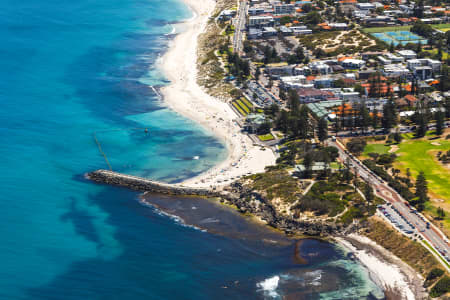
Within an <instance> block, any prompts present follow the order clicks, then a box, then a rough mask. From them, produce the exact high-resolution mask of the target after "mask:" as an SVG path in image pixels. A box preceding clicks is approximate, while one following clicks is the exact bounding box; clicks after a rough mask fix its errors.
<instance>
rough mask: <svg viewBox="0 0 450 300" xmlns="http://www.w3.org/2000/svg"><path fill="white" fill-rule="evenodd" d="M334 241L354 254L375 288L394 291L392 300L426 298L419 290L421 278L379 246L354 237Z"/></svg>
mask: <svg viewBox="0 0 450 300" xmlns="http://www.w3.org/2000/svg"><path fill="white" fill-rule="evenodd" d="M335 240H336V241H337V242H338V244H340V245H341V246H342V247H344V248H345V249H347V250H348V251H350V252H352V253H353V254H354V255H355V257H356V259H358V261H359V262H360V263H361V264H362V265H364V266H365V267H366V268H367V270H368V271H369V274H370V277H371V278H372V280H373V281H374V282H376V284H377V285H378V286H380V287H382V288H383V289H385V290H388V291H391V292H394V293H395V294H396V296H395V297H396V299H407V300H413V299H426V293H425V292H424V289H423V287H422V284H423V279H422V278H420V277H419V276H418V275H417V273H416V272H415V271H414V270H413V269H412V268H411V267H410V266H408V265H407V264H406V263H404V262H403V261H402V260H400V259H399V258H397V257H396V256H394V255H393V254H392V253H390V252H389V251H387V250H386V249H384V248H383V247H381V246H380V245H378V244H376V243H375V242H373V241H372V240H370V239H369V238H367V237H364V236H361V235H358V234H350V235H348V236H346V237H345V238H335ZM398 294H400V295H398Z"/></svg>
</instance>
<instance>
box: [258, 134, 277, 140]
mask: <svg viewBox="0 0 450 300" xmlns="http://www.w3.org/2000/svg"><path fill="white" fill-rule="evenodd" d="M258 138H259V139H260V140H261V141H262V142H267V141H271V140H273V139H275V138H274V136H273V135H272V134H271V133H268V134H262V135H258Z"/></svg>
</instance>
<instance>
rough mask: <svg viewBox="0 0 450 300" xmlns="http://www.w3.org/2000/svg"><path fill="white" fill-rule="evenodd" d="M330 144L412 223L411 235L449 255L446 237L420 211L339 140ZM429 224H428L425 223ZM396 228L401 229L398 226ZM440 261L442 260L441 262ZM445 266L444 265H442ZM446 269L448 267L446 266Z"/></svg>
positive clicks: (377, 193) (376, 192)
mask: <svg viewBox="0 0 450 300" xmlns="http://www.w3.org/2000/svg"><path fill="white" fill-rule="evenodd" d="M329 144H330V145H332V146H335V147H337V148H338V149H339V156H340V158H341V160H342V161H347V160H348V161H349V162H350V166H351V168H352V169H353V170H354V171H356V172H357V173H358V176H360V177H361V178H362V179H363V180H365V181H366V182H368V183H369V184H371V185H372V187H373V188H374V189H375V195H377V196H378V197H380V198H383V199H384V200H385V201H386V202H388V203H390V204H391V205H392V207H395V208H396V210H397V212H398V214H399V215H400V216H402V217H403V218H404V220H405V221H407V222H408V223H410V224H412V226H413V227H414V233H413V234H412V235H415V234H417V235H419V236H422V237H423V238H424V239H425V240H426V241H428V242H429V243H430V244H431V245H433V247H434V248H435V249H436V250H438V251H439V252H440V255H441V256H442V257H443V259H445V258H446V257H450V244H449V241H448V239H447V237H446V236H445V235H444V234H443V233H442V232H441V231H440V230H439V229H438V228H436V227H435V226H434V225H433V224H431V223H430V222H428V220H426V219H425V218H424V217H423V216H422V215H421V214H420V213H418V212H417V211H416V210H415V209H414V208H412V207H410V206H409V204H407V202H406V201H405V200H404V199H403V198H402V197H401V196H400V195H399V194H398V193H397V192H396V191H395V190H394V189H392V188H391V187H389V186H388V184H387V183H386V182H384V181H383V180H382V179H380V178H379V177H378V176H376V175H375V174H374V173H372V172H371V171H370V170H369V169H368V168H367V167H365V166H364V165H363V164H362V163H361V162H360V161H359V160H358V159H356V158H355V157H354V156H353V155H352V154H350V153H348V152H347V150H346V149H345V147H344V146H343V145H342V144H341V143H339V142H329ZM427 224H429V225H427ZM396 229H397V230H399V231H402V230H401V229H400V228H397V227H396ZM441 263H442V262H441ZM443 265H444V264H443ZM444 266H445V265H444ZM445 267H446V266H445ZM446 268H447V269H448V267H446Z"/></svg>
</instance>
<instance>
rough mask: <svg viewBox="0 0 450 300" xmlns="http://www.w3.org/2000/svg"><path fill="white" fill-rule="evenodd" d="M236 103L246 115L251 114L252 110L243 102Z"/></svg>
mask: <svg viewBox="0 0 450 300" xmlns="http://www.w3.org/2000/svg"><path fill="white" fill-rule="evenodd" d="M235 102H236V103H237V104H238V105H239V106H240V107H241V108H242V109H243V110H244V111H245V113H246V114H249V113H250V109H249V108H248V107H247V105H245V104H244V103H242V101H241V100H236V101H235Z"/></svg>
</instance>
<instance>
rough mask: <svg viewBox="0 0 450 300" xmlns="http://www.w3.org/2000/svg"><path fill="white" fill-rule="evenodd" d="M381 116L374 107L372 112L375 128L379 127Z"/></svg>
mask: <svg viewBox="0 0 450 300" xmlns="http://www.w3.org/2000/svg"><path fill="white" fill-rule="evenodd" d="M378 123H379V118H378V110H377V109H374V110H373V112H372V127H373V128H374V129H375V128H377V127H378Z"/></svg>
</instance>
